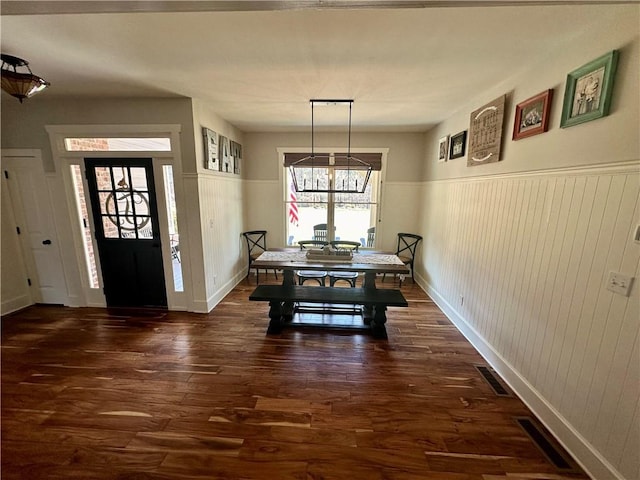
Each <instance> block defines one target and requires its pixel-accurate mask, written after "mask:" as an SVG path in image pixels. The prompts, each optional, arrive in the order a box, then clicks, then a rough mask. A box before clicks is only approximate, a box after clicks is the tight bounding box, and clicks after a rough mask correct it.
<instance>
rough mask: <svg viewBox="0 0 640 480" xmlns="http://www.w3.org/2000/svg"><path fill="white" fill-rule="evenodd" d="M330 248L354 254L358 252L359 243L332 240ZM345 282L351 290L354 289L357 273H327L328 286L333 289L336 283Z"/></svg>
mask: <svg viewBox="0 0 640 480" xmlns="http://www.w3.org/2000/svg"><path fill="white" fill-rule="evenodd" d="M330 244H331V246H332V247H333V248H335V249H337V250H341V249H342V250H344V249H348V250H351V251H352V252H354V253H356V252H358V251H359V248H360V242H353V241H350V240H334V241H333V242H330ZM340 280H342V281H345V282H347V283H348V284H349V285H351V288H355V286H356V281H357V280H358V272H331V271H330V272H329V286H330V287H333V286H334V285H335V283H336V282H338V281H340Z"/></svg>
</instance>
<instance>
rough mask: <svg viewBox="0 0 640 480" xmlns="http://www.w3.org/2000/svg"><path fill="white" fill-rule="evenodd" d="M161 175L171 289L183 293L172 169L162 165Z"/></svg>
mask: <svg viewBox="0 0 640 480" xmlns="http://www.w3.org/2000/svg"><path fill="white" fill-rule="evenodd" d="M162 175H163V180H164V192H165V198H166V201H167V205H166V207H167V219H168V222H169V244H170V248H171V267H172V269H173V288H174V290H175V291H176V292H183V291H184V284H183V281H182V257H181V255H182V252H181V250H180V234H179V232H178V211H177V209H176V194H175V188H174V185H173V167H172V166H171V165H163V167H162Z"/></svg>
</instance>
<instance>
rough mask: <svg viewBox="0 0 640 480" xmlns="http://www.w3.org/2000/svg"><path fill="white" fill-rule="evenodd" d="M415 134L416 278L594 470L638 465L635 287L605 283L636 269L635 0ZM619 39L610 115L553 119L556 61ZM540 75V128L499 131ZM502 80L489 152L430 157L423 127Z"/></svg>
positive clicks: (612, 472) (611, 471)
mask: <svg viewBox="0 0 640 480" xmlns="http://www.w3.org/2000/svg"><path fill="white" fill-rule="evenodd" d="M610 11H611V12H612V13H611V15H610V16H608V17H607V18H603V23H602V28H601V29H600V30H598V31H589V32H585V36H584V37H582V38H579V39H574V40H573V41H572V42H571V43H570V44H568V45H559V46H558V49H557V50H556V51H554V52H549V53H550V54H549V59H548V60H547V61H546V62H544V63H543V64H540V65H532V66H531V70H529V71H526V72H519V73H518V74H517V75H514V76H513V77H511V78H508V79H505V81H504V82H503V83H502V84H500V85H496V86H495V88H493V89H492V90H491V91H488V92H482V93H481V94H480V93H478V92H474V93H475V94H476V95H475V96H474V98H473V99H471V100H470V101H469V103H468V107H467V108H466V109H463V110H462V111H460V112H458V113H455V114H453V115H452V116H451V118H449V119H447V120H446V121H445V122H443V123H442V124H440V125H439V126H438V127H437V128H435V129H434V130H432V131H430V132H429V133H428V134H427V135H426V138H425V141H426V145H427V148H426V152H427V154H426V158H425V164H426V165H427V168H426V169H425V172H424V174H425V176H424V179H425V180H426V181H425V183H424V190H423V196H422V198H421V207H422V208H421V209H420V213H419V215H420V223H421V229H420V231H421V232H422V235H424V243H423V245H422V252H421V257H420V261H419V266H418V267H417V270H418V274H419V277H420V282H421V284H422V286H423V287H424V288H425V289H426V291H427V292H428V293H429V294H430V296H431V297H432V298H433V299H434V300H436V302H437V303H438V304H439V305H440V306H441V308H442V309H443V310H444V311H445V312H446V313H447V315H448V316H449V317H450V318H451V319H452V320H453V321H454V322H455V323H456V325H457V326H458V327H459V328H460V329H461V330H462V331H463V332H464V333H465V335H467V337H468V338H469V339H470V340H471V341H472V342H473V343H474V345H475V346H476V347H477V348H478V349H479V350H480V352H481V353H482V354H483V355H484V356H485V358H487V359H488V360H489V361H490V362H491V363H492V364H493V366H494V367H495V368H496V369H497V370H498V372H499V373H500V374H501V375H502V376H503V377H504V378H505V379H507V381H508V382H509V383H510V384H511V385H512V386H513V387H514V389H516V390H517V392H518V393H519V395H520V396H521V397H522V398H523V399H524V400H525V401H526V402H527V403H528V404H529V406H531V407H532V408H533V410H534V411H535V412H536V414H537V415H538V417H539V418H541V420H542V421H543V422H545V424H546V425H547V426H548V427H550V428H551V429H552V431H553V432H554V433H555V434H556V436H557V437H558V438H559V439H560V440H561V441H562V442H563V443H564V444H565V446H567V448H568V449H569V450H570V451H571V452H572V453H573V454H574V455H575V457H576V458H577V459H578V460H579V461H580V463H582V465H583V466H584V467H585V468H587V470H588V471H589V472H590V473H591V475H592V476H593V478H594V479H598V480H600V479H609V478H624V479H627V480H634V479H638V478H640V458H639V455H640V427H639V425H640V422H639V420H638V415H640V400H639V399H640V384H639V382H640V350H639V349H640V343H639V341H638V340H639V337H638V335H639V331H640V312H639V305H640V294H639V290H640V289H639V288H638V286H639V285H638V284H637V283H636V284H635V286H634V288H633V290H632V292H631V296H630V297H622V296H619V295H615V294H613V293H611V292H609V291H608V290H606V288H605V284H606V279H607V277H608V274H609V272H610V271H619V272H623V273H626V274H628V275H630V276H634V277H636V280H637V277H638V276H639V275H640V244H638V243H636V242H634V241H633V234H634V232H635V229H636V227H637V225H638V224H640V200H639V194H640V191H639V189H640V153H639V149H640V138H639V125H640V117H639V114H638V108H639V106H640V102H639V86H640V82H639V76H638V73H639V70H638V65H639V64H640V58H639V56H640V55H639V53H640V41H639V37H638V33H639V30H638V25H639V24H640V23H639V20H640V17H639V16H640V7H639V6H637V5H635V6H617V7H612V8H611V9H610ZM613 49H617V50H619V51H620V59H619V65H618V71H617V74H616V77H615V82H614V92H613V103H612V106H611V113H610V115H609V116H607V117H605V118H601V119H597V120H594V121H592V122H589V123H585V124H581V125H577V126H573V127H570V128H566V129H561V128H560V116H561V111H562V100H563V95H564V83H565V78H566V74H567V73H568V72H570V71H572V70H574V69H576V68H578V67H580V66H581V65H583V64H585V63H587V62H589V61H591V60H593V59H595V58H597V57H599V56H601V55H603V54H605V53H607V52H609V51H611V50H613ZM548 88H553V89H554V90H555V98H554V101H553V104H552V110H551V123H550V126H549V131H548V132H547V133H544V134H540V135H537V136H534V137H530V138H525V139H522V140H518V141H515V142H514V141H512V140H511V134H512V128H513V117H514V112H515V104H516V103H517V102H521V101H523V100H525V99H527V98H529V97H531V96H533V95H535V94H537V93H539V92H541V91H543V90H546V89H548ZM504 93H507V94H508V97H509V101H508V103H507V109H506V114H505V115H506V117H505V125H504V128H503V135H504V136H505V138H504V141H503V160H502V161H501V162H498V163H494V164H489V165H482V166H475V167H467V166H466V157H465V158H460V159H456V160H453V161H450V162H446V163H437V162H436V158H435V157H436V149H437V142H438V138H439V137H441V136H442V135H445V134H455V133H457V132H459V131H461V130H463V129H467V128H468V124H469V113H470V112H471V111H473V110H475V109H476V108H478V107H480V106H482V105H483V104H485V103H487V102H489V101H491V100H493V99H494V98H496V97H497V96H499V95H501V94H504Z"/></svg>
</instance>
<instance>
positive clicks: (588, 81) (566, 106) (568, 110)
mask: <svg viewBox="0 0 640 480" xmlns="http://www.w3.org/2000/svg"><path fill="white" fill-rule="evenodd" d="M617 65H618V51H617V50H612V51H611V52H609V53H607V54H605V55H603V56H601V57H599V58H596V59H595V60H592V61H591V62H589V63H587V64H586V65H583V66H582V67H580V68H578V69H577V70H574V71H573V72H570V73H569V74H568V75H567V85H566V87H565V91H564V101H563V104H562V119H561V121H560V127H562V128H565V127H571V126H573V125H578V124H579V123H584V122H589V121H591V120H595V119H596V118H600V117H605V116H607V115H609V107H610V106H611V92H612V91H613V78H614V75H615V71H616V67H617Z"/></svg>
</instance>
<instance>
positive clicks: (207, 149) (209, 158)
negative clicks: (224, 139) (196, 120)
mask: <svg viewBox="0 0 640 480" xmlns="http://www.w3.org/2000/svg"><path fill="white" fill-rule="evenodd" d="M202 136H203V137H204V168H206V169H207V170H216V171H218V170H220V158H219V157H218V134H217V133H216V132H214V131H213V130H209V129H208V128H206V127H203V128H202Z"/></svg>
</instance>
